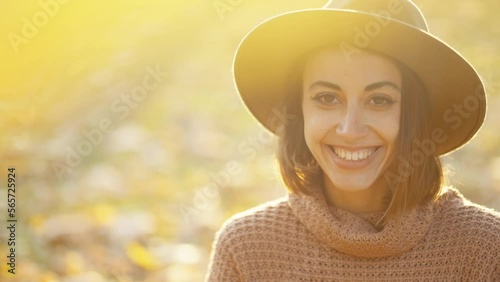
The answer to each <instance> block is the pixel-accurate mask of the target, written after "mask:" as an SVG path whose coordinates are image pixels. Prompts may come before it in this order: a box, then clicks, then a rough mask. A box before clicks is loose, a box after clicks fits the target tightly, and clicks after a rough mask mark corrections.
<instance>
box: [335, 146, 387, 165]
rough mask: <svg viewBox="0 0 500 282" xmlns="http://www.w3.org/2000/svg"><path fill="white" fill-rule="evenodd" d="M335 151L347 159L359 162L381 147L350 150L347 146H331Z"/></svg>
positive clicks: (343, 158) (340, 156)
mask: <svg viewBox="0 0 500 282" xmlns="http://www.w3.org/2000/svg"><path fill="white" fill-rule="evenodd" d="M329 147H330V149H331V150H332V151H333V153H334V154H335V155H336V156H337V157H339V158H341V159H342V160H345V161H351V162H357V161H358V162H359V161H363V160H366V159H368V158H369V157H370V156H371V155H372V154H373V153H374V152H375V151H377V149H378V148H380V147H370V148H363V149H358V150H348V149H345V148H340V147H335V146H329Z"/></svg>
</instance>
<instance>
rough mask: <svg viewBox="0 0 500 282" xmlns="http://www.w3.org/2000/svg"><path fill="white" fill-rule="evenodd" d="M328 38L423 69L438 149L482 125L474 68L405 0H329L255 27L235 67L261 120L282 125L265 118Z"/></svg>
mask: <svg viewBox="0 0 500 282" xmlns="http://www.w3.org/2000/svg"><path fill="white" fill-rule="evenodd" d="M332 45H333V46H335V45H336V46H339V48H341V49H342V50H344V51H345V54H346V56H349V55H352V54H355V53H356V52H357V51H359V50H361V49H370V50H373V51H376V52H380V53H384V54H386V55H389V56H391V57H393V58H395V59H397V60H399V61H401V62H403V63H404V64H406V65H407V66H408V67H410V68H411V69H412V70H413V71H414V72H415V73H416V74H417V75H418V76H419V77H420V79H421V80H422V82H423V83H424V85H425V87H426V88H427V90H428V92H429V94H430V99H431V105H432V110H433V111H432V112H433V117H432V128H433V132H434V133H435V135H436V136H439V139H437V140H433V141H434V142H436V146H437V149H436V151H437V153H438V154H439V155H442V154H446V153H449V152H451V151H453V150H455V149H457V148H459V147H461V146H462V145H464V144H465V143H467V142H468V141H469V140H470V139H471V138H472V137H473V136H474V135H475V134H476V133H477V131H478V130H479V128H480V127H481V125H482V123H483V121H484V118H485V114H486V97H485V91H484V86H483V83H482V82H481V79H480V77H479V75H478V74H477V72H476V71H475V70H474V68H473V67H472V66H471V65H470V64H469V63H468V62H467V61H466V60H465V59H464V58H463V57H462V56H461V55H460V54H459V53H458V52H457V51H455V50H454V49H453V48H451V47H450V46H449V45H447V44H446V43H444V42H443V41H441V40H440V39H438V38H436V37H435V36H433V35H432V34H430V33H429V32H428V28H427V24H426V21H425V19H424V17H423V15H422V13H421V12H420V10H419V9H418V7H416V6H415V4H413V3H412V2H411V1H408V0H347V1H346V0H332V1H330V2H329V3H328V4H327V5H326V6H325V7H324V8H318V9H306V10H299V11H294V12H289V13H286V14H282V15H278V16H276V17H273V18H270V19H268V20H266V21H264V22H263V23H262V24H260V25H258V26H257V27H256V28H254V29H253V30H252V31H251V32H250V33H249V34H248V35H247V36H246V37H245V38H244V39H243V41H242V42H241V44H240V46H239V48H238V50H237V51H236V55H235V58H234V65H233V68H234V69H233V71H234V79H235V83H236V87H237V89H238V91H239V93H240V95H241V98H242V100H243V102H244V103H245V105H246V106H247V108H248V109H249V110H250V112H251V113H252V114H253V115H254V116H255V117H256V118H257V120H258V121H259V122H260V123H261V124H262V125H264V126H265V127H266V128H268V129H269V130H270V131H272V132H276V130H277V128H278V127H279V124H278V123H276V122H272V123H270V122H269V121H270V120H271V119H272V118H273V115H275V113H276V110H278V111H281V106H280V105H281V103H282V101H283V99H284V96H285V95H286V91H285V85H286V80H287V76H288V75H289V72H290V70H291V68H292V66H293V65H294V64H295V63H296V61H297V59H298V58H299V57H300V56H302V55H303V54H305V53H307V52H309V51H312V50H314V49H317V48H320V47H322V46H332ZM273 110H274V111H273ZM431 138H432V134H431ZM443 140H444V141H443Z"/></svg>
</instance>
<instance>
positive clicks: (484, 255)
mask: <svg viewBox="0 0 500 282" xmlns="http://www.w3.org/2000/svg"><path fill="white" fill-rule="evenodd" d="M381 216H382V213H369V214H352V213H349V212H347V211H344V210H340V209H337V208H335V207H331V206H328V204H327V203H326V200H325V198H324V196H323V193H321V192H316V193H314V194H312V195H310V196H304V195H296V194H290V195H289V196H288V197H287V198H282V199H278V200H276V201H273V202H269V203H266V204H264V205H261V206H259V207H257V208H254V209H251V210H249V211H246V212H244V213H240V214H237V215H235V216H233V217H232V218H231V219H229V220H228V221H227V222H226V223H225V224H224V225H223V227H222V228H221V230H219V232H218V233H217V235H216V239H215V241H214V246H213V252H212V256H211V261H210V265H209V272H208V274H207V277H206V281H209V282H212V281H231V282H237V281H252V282H255V281H258V282H260V281H485V282H487V281H500V214H499V213H498V212H495V211H493V210H491V209H487V208H485V207H482V206H479V205H476V204H473V203H471V202H470V201H468V200H466V199H465V198H464V197H463V196H462V195H461V194H460V193H459V192H458V191H457V190H455V189H453V188H446V189H445V190H444V193H443V195H442V196H441V197H440V198H439V200H438V201H437V202H435V203H429V204H427V205H424V206H420V207H418V208H415V209H413V210H412V211H410V212H409V213H407V214H405V215H402V216H400V217H399V218H394V219H391V220H390V221H389V222H388V223H387V225H386V226H385V227H384V228H383V229H382V230H377V229H376V228H375V223H376V222H377V221H378V219H380V217H381Z"/></svg>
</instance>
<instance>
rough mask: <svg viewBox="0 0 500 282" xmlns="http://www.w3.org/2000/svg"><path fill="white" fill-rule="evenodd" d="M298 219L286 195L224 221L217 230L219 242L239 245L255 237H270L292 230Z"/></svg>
mask: <svg viewBox="0 0 500 282" xmlns="http://www.w3.org/2000/svg"><path fill="white" fill-rule="evenodd" d="M294 225H296V219H295V217H294V215H293V213H292V211H291V209H290V207H289V205H288V199H287V198H286V197H283V198H280V199H277V200H274V201H270V202H267V203H264V204H262V205H259V206H257V207H254V208H252V209H249V210H246V211H244V212H241V213H238V214H235V215H234V216H232V217H231V218H229V219H228V220H226V221H225V222H224V224H223V225H222V227H221V229H220V230H219V231H218V232H217V235H216V240H217V241H218V242H219V243H224V244H230V245H238V244H242V243H245V241H249V240H252V238H253V239H264V238H267V239H270V237H274V235H277V234H282V233H283V232H290V231H291V230H293V229H294V228H293V226H294Z"/></svg>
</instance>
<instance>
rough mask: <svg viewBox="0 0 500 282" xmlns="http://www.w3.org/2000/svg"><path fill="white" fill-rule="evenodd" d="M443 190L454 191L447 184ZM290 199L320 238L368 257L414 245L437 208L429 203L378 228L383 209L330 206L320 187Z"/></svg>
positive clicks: (423, 234)
mask: <svg viewBox="0 0 500 282" xmlns="http://www.w3.org/2000/svg"><path fill="white" fill-rule="evenodd" d="M444 194H454V192H453V190H446V188H445V190H444ZM444 194H443V196H444ZM448 196H451V195H448ZM441 198H448V197H442V196H441ZM288 203H289V205H290V207H291V209H292V211H293V213H294V214H295V216H296V217H297V218H298V220H299V221H301V222H302V224H304V225H305V226H306V228H307V229H308V230H309V231H310V232H311V233H313V234H314V236H315V237H316V238H317V239H318V240H320V241H322V242H323V243H325V244H327V245H329V246H330V247H332V248H334V249H336V250H337V251H339V252H342V253H345V254H348V255H352V256H356V257H365V258H375V257H388V256H393V255H398V254H401V253H403V252H406V251H408V250H410V249H412V248H413V247H414V246H415V245H417V244H418V243H419V242H420V241H421V240H422V239H423V238H424V236H425V234H426V233H427V231H428V229H429V227H430V225H431V222H432V220H433V218H434V215H435V214H436V212H437V208H436V207H437V205H436V203H428V204H426V205H424V206H419V207H416V208H414V209H412V210H411V211H410V212H408V213H406V214H403V215H401V216H399V217H397V218H392V219H390V220H388V222H387V223H386V225H385V226H384V228H383V229H382V230H378V229H377V228H376V226H375V223H376V222H377V221H378V220H379V219H380V218H381V217H382V215H383V213H382V212H376V213H367V214H353V213H350V212H347V211H345V210H341V209H338V208H335V207H332V206H329V205H328V204H327V202H326V199H325V196H324V194H323V192H322V190H321V189H316V190H315V191H313V193H312V194H311V195H299V194H293V193H290V194H289V198H288Z"/></svg>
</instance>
